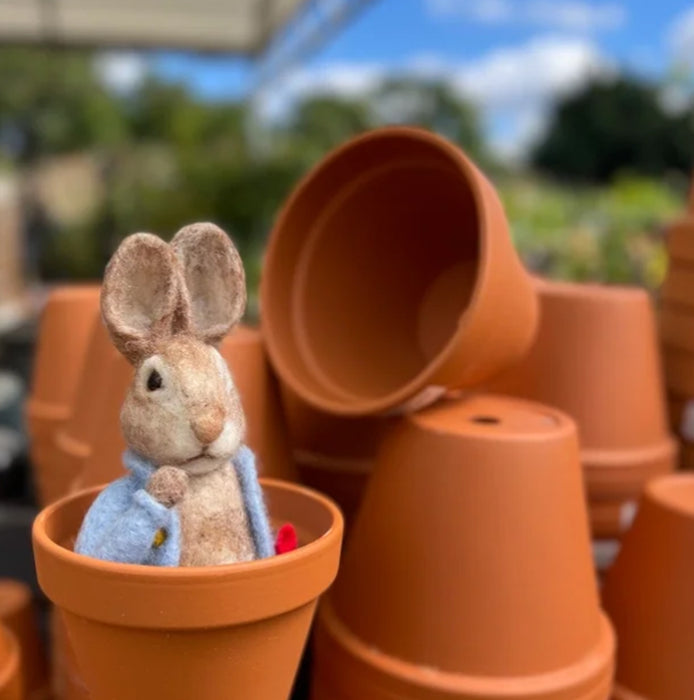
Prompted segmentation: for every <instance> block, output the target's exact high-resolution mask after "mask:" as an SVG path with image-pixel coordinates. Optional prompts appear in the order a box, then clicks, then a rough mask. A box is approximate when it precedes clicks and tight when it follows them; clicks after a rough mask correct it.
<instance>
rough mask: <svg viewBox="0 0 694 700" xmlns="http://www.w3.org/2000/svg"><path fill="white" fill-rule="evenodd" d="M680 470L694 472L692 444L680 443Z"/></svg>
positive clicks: (693, 445) (693, 448) (693, 444)
mask: <svg viewBox="0 0 694 700" xmlns="http://www.w3.org/2000/svg"><path fill="white" fill-rule="evenodd" d="M680 469H684V470H685V471H694V443H692V442H685V441H682V442H681V443H680Z"/></svg>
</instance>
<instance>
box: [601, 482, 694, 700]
mask: <svg viewBox="0 0 694 700" xmlns="http://www.w3.org/2000/svg"><path fill="white" fill-rule="evenodd" d="M692 551H694V476H693V475H684V474H682V475H671V476H667V477H662V478H659V479H655V480H653V481H652V482H651V483H649V484H648V486H647V487H646V490H645V492H644V495H643V499H642V501H641V506H640V508H639V512H638V515H637V516H636V520H635V521H634V524H633V526H632V528H631V530H630V531H629V532H628V533H627V534H626V535H625V537H624V539H623V542H622V550H621V552H620V554H619V557H618V558H617V561H616V562H615V564H614V566H613V567H612V569H611V570H610V572H609V573H608V575H607V579H606V581H605V586H604V588H603V599H604V602H605V607H606V609H607V611H608V613H609V614H610V617H611V618H612V621H613V622H614V625H615V628H616V630H617V634H618V637H619V646H618V650H617V689H616V692H615V698H618V699H619V700H627V699H629V700H631V699H632V698H638V699H639V700H684V699H685V698H694V673H692V658H693V657H694V625H692V624H690V621H691V620H693V619H694V558H692V556H691V552H692Z"/></svg>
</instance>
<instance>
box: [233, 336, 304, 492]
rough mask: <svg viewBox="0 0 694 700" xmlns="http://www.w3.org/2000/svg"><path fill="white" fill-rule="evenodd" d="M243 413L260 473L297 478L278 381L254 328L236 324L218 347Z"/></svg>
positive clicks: (291, 479)
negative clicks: (235, 388) (229, 370)
mask: <svg viewBox="0 0 694 700" xmlns="http://www.w3.org/2000/svg"><path fill="white" fill-rule="evenodd" d="M220 352H221V353H222V356H223V357H224V359H225V360H226V361H227V364H228V366H229V368H230V369H231V373H232V375H233V377H234V381H235V383H236V386H237V387H238V390H239V393H240V394H241V403H242V404H243V410H244V411H245V413H246V424H247V426H248V427H247V430H248V432H247V437H246V440H247V442H248V445H249V446H250V447H251V449H253V451H254V452H255V454H256V458H257V461H258V471H259V472H260V473H261V474H262V475H263V476H268V477H272V478H275V479H284V480H286V481H297V480H298V476H297V473H296V467H295V466H294V463H293V462H292V455H291V448H290V445H289V436H288V434H287V426H286V423H285V418H284V413H283V411H282V400H281V398H280V391H279V385H278V383H277V379H276V378H275V376H274V374H273V373H272V369H271V368H270V364H269V362H268V359H267V356H266V354H265V348H264V347H263V339H262V336H261V333H260V331H259V330H258V329H255V328H249V327H248V326H238V327H237V328H235V329H234V331H233V332H232V333H231V334H230V335H228V336H227V337H226V338H225V339H224V342H223V343H222V346H221V348H220Z"/></svg>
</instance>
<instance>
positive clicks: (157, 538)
mask: <svg viewBox="0 0 694 700" xmlns="http://www.w3.org/2000/svg"><path fill="white" fill-rule="evenodd" d="M164 542H166V530H164V528H161V529H160V530H157V531H156V533H155V534H154V540H153V541H152V546H153V547H154V548H155V549H159V547H161V546H162V545H163V544H164Z"/></svg>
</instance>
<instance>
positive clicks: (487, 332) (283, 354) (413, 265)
mask: <svg viewBox="0 0 694 700" xmlns="http://www.w3.org/2000/svg"><path fill="white" fill-rule="evenodd" d="M261 303H262V309H263V326H264V335H265V339H266V342H267V347H268V352H269V355H270V359H271V360H272V362H273V365H274V366H275V369H276V370H277V372H278V374H279V376H280V378H281V379H282V381H284V382H286V384H288V385H289V387H290V388H291V389H292V390H293V391H294V392H296V393H297V394H298V395H299V396H300V397H301V398H302V399H303V400H305V401H307V402H308V403H310V404H311V405H313V406H314V407H316V408H318V409H320V410H322V411H326V412H333V413H339V414H343V415H361V414H369V413H378V412H384V411H389V410H392V409H395V408H399V409H401V410H402V409H403V407H405V406H406V407H410V408H411V407H412V406H413V405H415V406H416V405H419V404H421V403H425V402H431V400H432V399H433V398H435V397H438V396H440V395H441V393H442V392H443V390H444V389H443V388H444V387H466V386H470V385H473V384H476V383H480V382H482V381H484V380H485V379H488V378H489V377H490V376H492V375H493V374H495V373H497V372H498V371H499V370H500V369H502V368H504V367H505V366H506V365H507V364H509V363H510V362H512V361H513V360H514V359H516V358H518V357H519V356H520V355H522V354H523V352H524V351H525V350H526V349H527V347H528V345H529V344H530V342H531V340H532V336H533V333H534V330H535V326H536V319H537V302H536V299H535V294H534V291H533V288H532V285H531V283H530V280H529V278H528V275H527V274H526V272H525V270H524V268H523V266H522V264H521V263H520V260H519V259H518V256H517V255H516V252H515V250H514V249H513V245H512V243H511V239H510V236H509V231H508V224H507V222H506V217H505V215H504V211H503V208H502V206H501V203H500V202H499V199H498V197H497V195H496V192H495V191H494V188H493V187H492V186H491V184H490V183H489V181H488V180H487V179H486V178H485V177H484V175H483V174H482V173H481V172H480V171H479V170H478V169H477V168H476V166H475V165H474V164H473V163H472V162H471V161H470V160H469V159H468V158H467V156H465V155H464V154H463V153H462V152H461V151H460V150H459V149H458V148H457V147H456V146H454V145H453V144H451V143H449V142H448V141H445V140H444V139H442V138H440V137H438V136H435V135H433V134H430V133H428V132H426V131H422V130H419V129H413V128H406V127H389V128H384V129H379V130H376V131H372V132H369V133H367V134H365V135H363V136H360V137H359V138H356V139H354V140H352V141H350V142H349V143H347V144H345V145H344V146H342V147H341V148H339V149H337V150H336V151H334V152H333V153H332V154H331V155H329V156H328V157H327V158H326V159H325V160H323V161H322V162H321V163H320V164H319V165H318V166H317V167H316V168H314V169H313V170H312V171H311V172H310V173H309V175H308V176H307V177H306V178H304V180H303V181H302V182H301V183H300V184H299V185H298V187H297V188H296V190H295V191H294V193H293V194H292V195H291V197H290V198H289V200H288V201H287V203H286V204H285V206H284V208H283V210H282V212H281V214H280V216H279V219H278V220H277V223H276V225H275V227H274V230H273V232H272V235H271V238H270V242H269V246H268V250H267V255H266V261H265V266H264V269H263V279H262V282H261Z"/></svg>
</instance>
